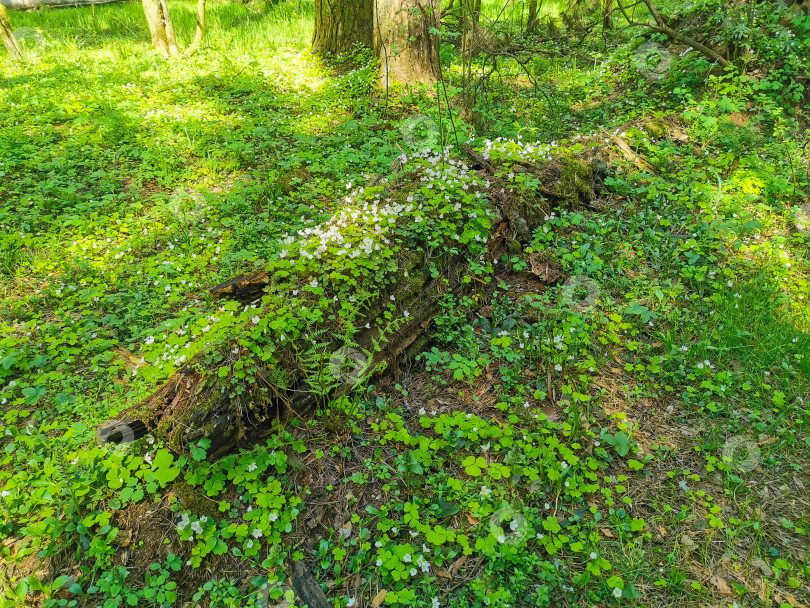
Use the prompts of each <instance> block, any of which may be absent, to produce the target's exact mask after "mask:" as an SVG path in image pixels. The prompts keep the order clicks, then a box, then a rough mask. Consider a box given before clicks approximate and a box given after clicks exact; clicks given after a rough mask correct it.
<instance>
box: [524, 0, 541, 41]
mask: <svg viewBox="0 0 810 608" xmlns="http://www.w3.org/2000/svg"><path fill="white" fill-rule="evenodd" d="M542 6H543V2H542V0H541V1H540V6H538V3H537V0H529V18H528V19H527V21H526V32H527V33H529V34H532V33H534V31H535V30H536V29H537V15H538V14H539V13H540V8H541V7H542Z"/></svg>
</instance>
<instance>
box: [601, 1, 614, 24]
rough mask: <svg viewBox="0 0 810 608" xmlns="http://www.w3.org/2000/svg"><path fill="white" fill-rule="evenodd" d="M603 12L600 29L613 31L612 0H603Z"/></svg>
mask: <svg viewBox="0 0 810 608" xmlns="http://www.w3.org/2000/svg"><path fill="white" fill-rule="evenodd" d="M602 10H603V11H604V12H603V13H602V29H604V30H612V29H613V19H612V17H613V0H604V6H603V9H602Z"/></svg>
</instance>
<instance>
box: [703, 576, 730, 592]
mask: <svg viewBox="0 0 810 608" xmlns="http://www.w3.org/2000/svg"><path fill="white" fill-rule="evenodd" d="M709 582H710V583H711V584H712V585H714V588H715V589H717V592H718V593H719V594H720V595H736V594H735V593H734V590H733V589H732V588H731V585H729V584H728V581H726V579H724V578H723V577H722V576H720V575H719V574H715V575H714V576H713V577H711V578H710V579H709Z"/></svg>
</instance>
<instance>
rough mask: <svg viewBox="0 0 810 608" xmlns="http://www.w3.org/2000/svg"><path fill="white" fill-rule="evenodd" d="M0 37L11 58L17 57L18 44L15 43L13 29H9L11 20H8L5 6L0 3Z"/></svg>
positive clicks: (18, 52) (18, 56) (18, 51)
mask: <svg viewBox="0 0 810 608" xmlns="http://www.w3.org/2000/svg"><path fill="white" fill-rule="evenodd" d="M0 38H2V39H3V44H4V45H5V47H6V50H7V51H8V54H9V56H10V57H11V58H12V59H19V58H20V56H21V55H22V53H20V45H18V44H17V39H16V38H15V37H14V30H12V29H11V21H9V18H8V13H7V12H6V7H5V6H3V5H2V4H0Z"/></svg>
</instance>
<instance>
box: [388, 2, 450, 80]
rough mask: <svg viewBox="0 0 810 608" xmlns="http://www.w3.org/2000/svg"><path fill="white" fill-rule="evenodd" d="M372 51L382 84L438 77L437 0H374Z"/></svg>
mask: <svg viewBox="0 0 810 608" xmlns="http://www.w3.org/2000/svg"><path fill="white" fill-rule="evenodd" d="M374 9H375V10H374V26H375V27H374V54H375V55H376V56H377V57H378V58H379V59H380V78H381V81H382V83H383V85H384V86H385V85H387V84H388V83H389V82H390V81H396V82H402V83H416V82H425V83H432V82H435V81H436V80H437V79H438V77H439V73H438V72H439V38H438V36H436V35H434V34H432V33H431V30H433V29H438V28H439V21H440V13H441V9H440V4H439V0H375V4H374Z"/></svg>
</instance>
